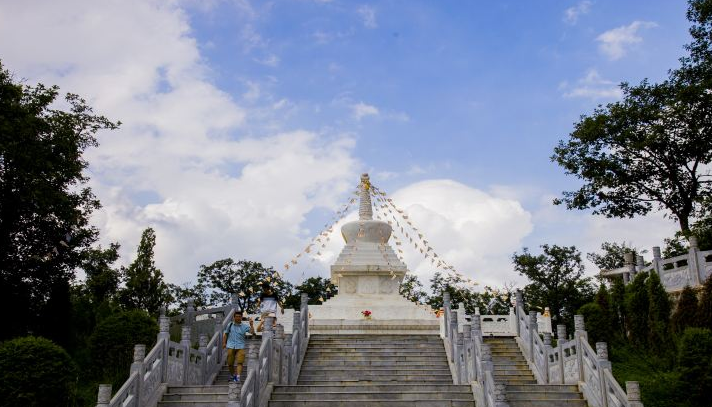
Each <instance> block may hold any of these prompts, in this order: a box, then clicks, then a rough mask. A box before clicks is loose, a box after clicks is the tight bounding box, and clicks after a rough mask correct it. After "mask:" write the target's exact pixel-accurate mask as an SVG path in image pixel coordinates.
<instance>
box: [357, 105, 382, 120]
mask: <svg viewBox="0 0 712 407" xmlns="http://www.w3.org/2000/svg"><path fill="white" fill-rule="evenodd" d="M378 113H379V112H378V108H377V107H376V106H372V105H367V104H365V103H363V102H358V103H356V104H353V105H351V114H352V115H353V117H354V118H355V119H356V120H361V119H363V118H364V117H367V116H378Z"/></svg>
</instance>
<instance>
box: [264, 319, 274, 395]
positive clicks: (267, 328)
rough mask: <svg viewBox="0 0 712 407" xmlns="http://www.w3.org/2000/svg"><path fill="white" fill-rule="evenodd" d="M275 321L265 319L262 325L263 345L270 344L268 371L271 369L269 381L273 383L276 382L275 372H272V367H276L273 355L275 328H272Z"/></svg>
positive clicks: (268, 348)
mask: <svg viewBox="0 0 712 407" xmlns="http://www.w3.org/2000/svg"><path fill="white" fill-rule="evenodd" d="M273 321H274V317H267V318H265V323H264V325H262V343H265V342H268V343H269V345H268V346H267V348H266V349H265V350H266V351H267V355H268V360H269V361H268V363H267V369H269V374H268V375H267V376H268V378H267V381H268V382H272V381H274V377H273V376H272V374H273V371H272V365H274V357H273V356H274V354H273V348H274V327H273V326H272V322H273Z"/></svg>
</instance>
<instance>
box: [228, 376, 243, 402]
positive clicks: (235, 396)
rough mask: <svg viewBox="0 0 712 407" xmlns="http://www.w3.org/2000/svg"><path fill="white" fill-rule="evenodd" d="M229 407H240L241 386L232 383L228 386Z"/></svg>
mask: <svg viewBox="0 0 712 407" xmlns="http://www.w3.org/2000/svg"><path fill="white" fill-rule="evenodd" d="M227 407H240V384H239V383H236V382H233V381H230V383H228V384H227Z"/></svg>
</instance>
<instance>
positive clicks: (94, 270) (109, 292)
mask: <svg viewBox="0 0 712 407" xmlns="http://www.w3.org/2000/svg"><path fill="white" fill-rule="evenodd" d="M119 247H120V245H119V244H118V243H111V244H110V245H109V247H108V248H106V249H103V248H102V247H101V246H98V247H96V248H91V249H89V250H87V251H86V252H85V253H84V258H83V259H82V264H81V268H82V270H84V273H85V274H86V283H85V284H86V288H87V290H88V291H89V294H90V295H91V299H92V302H93V303H94V304H95V305H98V304H100V303H102V302H104V301H110V300H112V299H113V298H114V296H115V295H116V293H117V292H118V291H119V283H120V282H121V270H120V269H118V268H113V267H111V265H112V264H113V263H115V262H116V260H118V259H119Z"/></svg>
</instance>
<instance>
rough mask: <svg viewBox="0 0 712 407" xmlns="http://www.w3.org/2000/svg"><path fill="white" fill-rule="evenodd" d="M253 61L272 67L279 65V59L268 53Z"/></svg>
mask: <svg viewBox="0 0 712 407" xmlns="http://www.w3.org/2000/svg"><path fill="white" fill-rule="evenodd" d="M255 62H257V63H258V64H262V65H266V66H270V67H272V68H274V67H277V66H279V62H280V59H279V57H278V56H277V55H274V54H269V55H267V56H266V57H264V58H262V59H255Z"/></svg>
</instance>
